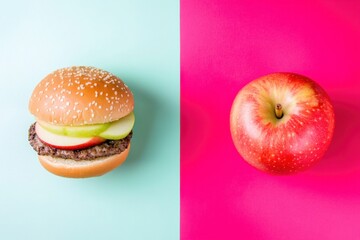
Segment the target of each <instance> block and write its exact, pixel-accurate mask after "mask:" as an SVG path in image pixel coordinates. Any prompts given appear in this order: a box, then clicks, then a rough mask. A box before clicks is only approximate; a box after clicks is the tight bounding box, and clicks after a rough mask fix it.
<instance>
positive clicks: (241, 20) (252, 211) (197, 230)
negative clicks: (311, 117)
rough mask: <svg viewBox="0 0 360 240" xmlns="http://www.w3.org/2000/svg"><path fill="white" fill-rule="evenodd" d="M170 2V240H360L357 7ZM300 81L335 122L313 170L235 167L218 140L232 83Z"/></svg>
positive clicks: (330, 1)
mask: <svg viewBox="0 0 360 240" xmlns="http://www.w3.org/2000/svg"><path fill="white" fill-rule="evenodd" d="M295 2H296V1H278V0H277V1H265V0H263V1H251V0H249V1H245V0H241V1H240V0H229V1H224V0H208V1H206V0H181V239H182V240H196V239H276V240H279V239H360V157H359V149H360V81H359V80H360V46H359V44H360V1H356V0H354V1H350V0H347V1H340V0H339V1H334V0H322V1H297V3H295ZM276 71H291V72H297V73H300V74H303V75H306V76H308V77H310V78H312V79H314V80H315V81H317V82H318V83H319V84H320V85H322V86H323V87H324V89H325V90H326V91H327V92H328V93H329V95H330V97H331V98H332V100H333V103H334V107H335V114H336V128H335V133H334V139H333V142H332V144H331V146H330V148H329V150H328V152H327V153H326V155H325V157H324V158H323V159H322V161H321V162H320V163H319V164H317V165H316V166H315V167H313V168H312V169H310V170H308V171H305V172H303V173H300V174H297V175H292V176H282V177H280V176H271V175H267V174H265V173H262V172H259V171H257V170H256V169H254V168H252V167H251V166H249V165H248V164H247V163H245V162H244V161H243V160H242V158H241V157H240V156H239V155H238V153H237V152H236V150H235V147H234V146H233V143H232V140H231V136H230V132H229V112H230V107H231V104H232V101H233V99H234V97H235V95H236V93H237V92H238V90H240V88H241V87H242V86H244V85H245V84H246V83H248V82H249V81H251V80H252V79H255V78H257V77H259V76H262V75H265V74H267V73H270V72H276Z"/></svg>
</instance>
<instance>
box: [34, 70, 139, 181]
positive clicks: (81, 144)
mask: <svg viewBox="0 0 360 240" xmlns="http://www.w3.org/2000/svg"><path fill="white" fill-rule="evenodd" d="M133 110H134V97H133V94H132V92H131V90H130V89H129V88H128V86H127V85H126V84H125V83H124V82H123V81H122V80H121V79H120V78H118V77H116V76H115V75H113V74H111V73H109V72H107V71H104V70H101V69H98V68H94V67H86V66H75V67H68V68H62V69H58V70H56V71H54V72H52V73H50V74H49V75H47V76H46V77H45V78H44V79H43V80H42V81H41V82H40V83H39V84H38V85H37V86H36V87H35V89H34V90H33V92H32V95H31V97H30V101H29V111H30V113H31V114H32V115H34V117H35V118H36V122H35V123H33V124H32V125H31V126H30V128H29V137H28V139H29V142H30V145H31V146H32V148H33V149H34V150H35V151H36V152H37V153H38V159H39V161H40V163H41V165H42V166H43V167H44V168H45V169H47V170H48V171H49V172H51V173H53V174H56V175H58V176H63V177H71V178H86V177H95V176H100V175H103V174H105V173H107V172H109V171H111V170H113V169H115V168H116V167H118V166H119V165H121V164H122V163H123V162H124V161H125V160H126V158H127V156H128V154H129V150H130V140H131V138H132V129H133V126H134V122H135V117H134V113H133Z"/></svg>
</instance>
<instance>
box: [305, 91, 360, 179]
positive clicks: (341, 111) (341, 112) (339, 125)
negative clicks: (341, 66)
mask: <svg viewBox="0 0 360 240" xmlns="http://www.w3.org/2000/svg"><path fill="white" fill-rule="evenodd" d="M356 98H358V97H354V98H349V97H345V96H343V97H338V98H334V101H333V105H334V111H335V130H334V136H333V139H332V142H331V144H330V146H329V149H328V150H327V152H326V153H325V155H324V157H323V159H321V160H320V162H319V163H318V164H317V165H316V166H314V167H313V169H312V170H311V171H312V172H318V173H322V174H324V173H325V174H343V173H348V172H353V171H356V170H360V156H359V153H358V150H359V148H360V101H359V99H356Z"/></svg>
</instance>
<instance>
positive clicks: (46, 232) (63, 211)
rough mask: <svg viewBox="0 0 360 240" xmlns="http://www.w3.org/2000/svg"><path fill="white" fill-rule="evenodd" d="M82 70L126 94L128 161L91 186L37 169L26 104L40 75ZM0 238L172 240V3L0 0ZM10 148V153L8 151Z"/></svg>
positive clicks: (175, 232)
mask: <svg viewBox="0 0 360 240" xmlns="http://www.w3.org/2000/svg"><path fill="white" fill-rule="evenodd" d="M71 65H91V66H96V67H99V68H103V69H105V70H108V71H110V72H113V73H114V74H116V75H118V76H119V77H121V78H122V79H123V80H124V81H125V82H126V83H127V84H128V85H129V87H130V88H131V89H132V90H133V93H134V95H135V114H136V117H137V118H136V119H137V121H136V125H135V129H134V132H135V136H134V138H133V141H132V151H131V153H130V156H129V158H128V160H127V161H126V162H125V163H124V164H123V165H122V166H121V167H119V168H117V169H116V170H114V171H113V172H111V173H109V174H107V175H105V176H102V177H98V178H92V179H81V180H74V179H66V178H61V177H57V176H55V175H52V174H50V173H48V172H47V171H45V170H44V169H43V168H42V167H41V165H40V164H39V163H38V161H37V155H36V153H35V152H34V151H33V150H32V149H31V147H30V146H29V144H28V141H27V130H28V127H29V126H30V124H31V123H32V122H33V121H34V118H33V117H32V116H31V115H30V114H29V113H28V110H27V104H28V99H29V97H30V95H31V92H32V90H33V88H34V87H35V85H36V84H37V83H38V82H39V81H40V80H41V79H42V78H43V77H44V76H45V75H46V74H48V73H49V72H51V71H53V70H55V69H57V68H61V67H65V66H71ZM0 98H1V101H0V109H1V116H0V126H1V128H2V132H1V133H2V137H1V140H0V148H1V157H0V238H1V239H4V240H7V239H130V240H132V239H150V240H151V239H155V240H157V239H160V240H161V239H166V240H170V239H178V238H179V3H178V1H177V0H171V1H170V0H152V1H146V0H131V1H130V0H129V1H106V0H105V1H2V0H0ZM9 150H11V151H9Z"/></svg>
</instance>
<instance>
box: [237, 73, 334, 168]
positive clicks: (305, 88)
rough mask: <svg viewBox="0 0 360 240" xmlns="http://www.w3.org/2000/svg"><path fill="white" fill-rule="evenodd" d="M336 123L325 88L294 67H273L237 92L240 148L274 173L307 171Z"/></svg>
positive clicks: (251, 161)
mask: <svg viewBox="0 0 360 240" xmlns="http://www.w3.org/2000/svg"><path fill="white" fill-rule="evenodd" d="M277 104H281V111H282V114H283V115H282V117H281V118H280V116H278V117H277V116H276V114H277V113H276V105H277ZM334 125H335V120H334V110H333V106H332V104H331V102H330V98H329V97H328V95H327V94H326V92H325V91H324V90H323V89H322V88H321V87H320V85H318V84H317V83H316V82H314V81H313V80H311V79H309V78H307V77H305V76H302V75H298V74H295V73H272V74H269V75H266V76H263V77H260V78H258V79H256V80H254V81H252V82H250V83H249V84H247V85H246V86H245V87H243V88H242V89H241V90H240V91H239V93H238V94H237V96H236V97H235V100H234V102H233V105H232V108H231V113H230V131H231V136H232V139H233V142H234V145H235V147H236V149H237V151H238V152H239V153H240V155H241V156H242V157H243V159H244V160H245V161H247V162H248V163H249V164H250V165H252V166H254V167H255V168H257V169H259V170H262V171H265V172H268V173H272V174H291V173H295V172H299V171H303V170H305V169H307V168H309V167H311V166H312V165H314V164H315V163H316V162H318V161H319V160H320V159H321V158H322V157H323V155H324V153H325V152H326V150H327V149H328V147H329V144H330V142H331V139H332V136H333V132H334Z"/></svg>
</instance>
